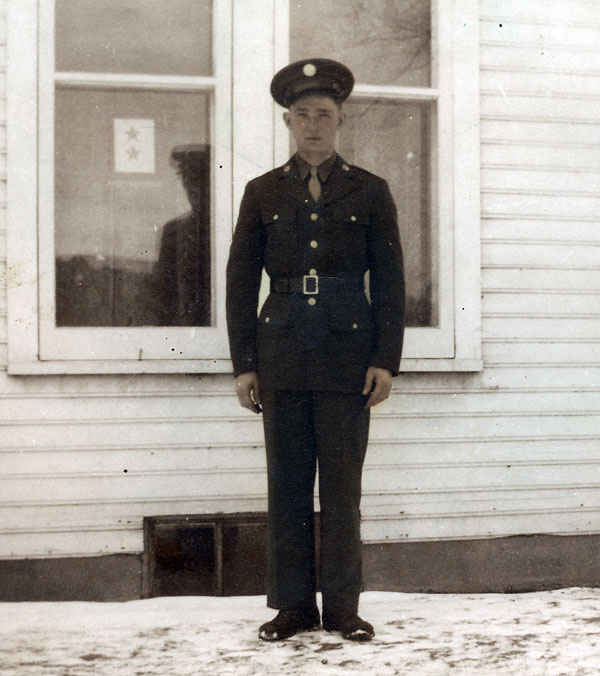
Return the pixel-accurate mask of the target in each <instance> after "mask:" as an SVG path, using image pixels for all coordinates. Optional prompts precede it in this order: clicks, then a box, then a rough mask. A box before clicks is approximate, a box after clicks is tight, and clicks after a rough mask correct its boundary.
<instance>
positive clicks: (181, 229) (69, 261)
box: [55, 88, 212, 326]
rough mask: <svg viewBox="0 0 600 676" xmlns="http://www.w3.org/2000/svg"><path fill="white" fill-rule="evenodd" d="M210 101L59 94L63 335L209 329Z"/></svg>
mask: <svg viewBox="0 0 600 676" xmlns="http://www.w3.org/2000/svg"><path fill="white" fill-rule="evenodd" d="M208 139H209V97H208V95H206V94H204V93H183V92H174V93H169V92H158V91H141V90H140V91H131V90H110V89H102V90H89V89H70V88H58V89H57V91H56V124H55V142H56V151H55V171H56V188H55V224H56V225H55V249H56V322H57V325H58V326H135V325H155V326H161V325H162V326H165V325H167V326H168V325H195V326H205V325H210V323H211V302H212V299H211V292H210V288H211V271H210V270H211V267H210V266H211V255H210V247H211V236H210V213H211V211H210V147H209V145H208Z"/></svg>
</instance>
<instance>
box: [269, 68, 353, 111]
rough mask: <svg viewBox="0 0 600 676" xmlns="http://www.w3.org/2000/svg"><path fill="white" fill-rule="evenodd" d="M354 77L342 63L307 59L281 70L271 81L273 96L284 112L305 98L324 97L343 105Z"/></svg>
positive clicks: (350, 89)
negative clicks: (323, 95) (311, 96)
mask: <svg viewBox="0 0 600 676" xmlns="http://www.w3.org/2000/svg"><path fill="white" fill-rule="evenodd" d="M353 86H354V76H353V75H352V72H351V71H350V69H349V68H346V66H344V64H343V63H338V62H337V61H332V60H331V59H304V60H302V61H295V62H294V63H290V65H289V66H286V67H285V68H282V69H281V70H280V71H279V72H278V73H276V74H275V77H274V78H273V79H272V80H271V96H272V97H273V98H274V99H275V101H277V103H279V104H280V105H281V106H283V107H284V108H289V107H290V106H291V105H292V103H294V101H296V100H297V99H298V98H300V97H301V96H304V95H305V94H312V93H313V92H315V93H322V94H326V95H327V96H331V97H332V98H333V99H335V100H336V101H339V102H340V103H341V102H342V101H345V100H346V99H347V98H348V96H350V92H351V91H352V87H353Z"/></svg>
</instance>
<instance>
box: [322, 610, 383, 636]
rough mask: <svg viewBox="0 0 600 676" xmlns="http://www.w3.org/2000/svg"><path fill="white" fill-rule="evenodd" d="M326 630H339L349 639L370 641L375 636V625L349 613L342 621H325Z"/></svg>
mask: <svg viewBox="0 0 600 676" xmlns="http://www.w3.org/2000/svg"><path fill="white" fill-rule="evenodd" d="M323 628H324V629H325V630H326V631H339V632H341V634H342V636H343V637H344V638H345V639H348V640H349V641H370V640H371V639H372V638H373V637H374V636H375V630H374V629H373V625H371V624H369V622H366V621H365V620H363V619H362V618H360V617H359V616H358V615H349V616H348V617H345V618H344V619H342V620H340V621H336V620H327V621H323Z"/></svg>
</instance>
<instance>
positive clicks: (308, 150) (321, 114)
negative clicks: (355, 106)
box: [284, 94, 343, 157]
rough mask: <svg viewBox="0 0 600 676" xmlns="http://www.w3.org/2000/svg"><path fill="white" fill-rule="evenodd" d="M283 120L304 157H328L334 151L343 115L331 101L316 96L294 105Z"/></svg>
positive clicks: (299, 100) (330, 99)
mask: <svg viewBox="0 0 600 676" xmlns="http://www.w3.org/2000/svg"><path fill="white" fill-rule="evenodd" d="M284 120H285V123H286V124H287V126H288V128H289V130H290V131H291V132H292V135H293V137H294V140H295V141H296V146H297V148H298V152H299V153H300V154H301V155H308V156H310V155H322V156H324V157H326V156H328V155H331V153H332V152H333V151H334V149H335V135H336V133H337V130H338V127H339V126H340V124H341V123H342V120H343V113H342V111H341V110H340V108H339V107H338V105H337V104H336V102H335V101H334V100H333V99H332V98H330V97H329V96H321V95H318V94H315V95H309V96H304V97H302V98H301V99H298V101H296V102H295V103H293V104H292V105H291V106H290V109H289V111H288V112H286V113H284Z"/></svg>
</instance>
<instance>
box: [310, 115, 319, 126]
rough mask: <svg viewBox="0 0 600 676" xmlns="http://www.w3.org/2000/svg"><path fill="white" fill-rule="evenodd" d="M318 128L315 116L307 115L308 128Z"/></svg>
mask: <svg viewBox="0 0 600 676" xmlns="http://www.w3.org/2000/svg"><path fill="white" fill-rule="evenodd" d="M318 126H319V118H318V117H317V116H316V115H309V117H308V127H309V129H316V128H317V127H318Z"/></svg>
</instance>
